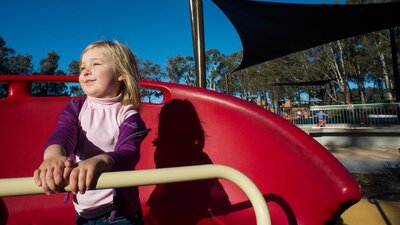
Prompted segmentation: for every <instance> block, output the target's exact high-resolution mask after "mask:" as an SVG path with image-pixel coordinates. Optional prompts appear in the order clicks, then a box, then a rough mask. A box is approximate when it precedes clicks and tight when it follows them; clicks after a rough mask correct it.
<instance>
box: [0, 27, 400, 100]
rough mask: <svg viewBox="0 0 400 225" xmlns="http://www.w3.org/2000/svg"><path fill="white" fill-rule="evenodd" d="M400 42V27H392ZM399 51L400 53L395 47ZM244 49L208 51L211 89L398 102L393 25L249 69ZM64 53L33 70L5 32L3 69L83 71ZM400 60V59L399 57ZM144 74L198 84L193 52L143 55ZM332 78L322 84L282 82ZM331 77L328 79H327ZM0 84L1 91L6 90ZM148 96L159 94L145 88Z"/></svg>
mask: <svg viewBox="0 0 400 225" xmlns="http://www.w3.org/2000/svg"><path fill="white" fill-rule="evenodd" d="M393 31H394V34H395V40H396V45H397V46H399V43H400V37H399V36H400V32H399V27H396V28H393ZM396 54H397V55H398V52H396ZM241 57H242V52H235V53H232V54H228V55H225V54H222V53H221V52H220V51H219V50H217V49H210V50H207V51H206V62H205V64H206V74H207V89H210V90H214V91H218V92H223V93H227V94H230V95H234V96H237V97H239V98H242V99H246V100H249V99H251V98H256V99H258V100H264V101H265V100H268V101H267V102H269V103H270V104H271V103H272V104H276V103H277V102H281V101H287V100H291V101H292V102H298V103H301V102H310V101H313V100H314V99H319V100H318V101H321V102H320V104H351V103H371V102H394V101H396V99H395V95H394V79H393V61H392V51H391V39H390V35H389V30H381V31H377V32H373V33H368V34H365V35H360V36H355V37H351V38H347V39H343V40H338V41H334V42H331V43H328V44H325V45H321V46H317V47H314V48H311V49H308V50H305V51H301V52H296V53H293V54H290V55H287V56H284V57H280V58H277V59H275V60H271V61H267V62H264V63H261V64H258V65H255V66H252V67H249V68H247V69H243V70H239V71H235V72H233V71H234V69H235V68H236V67H237V66H238V65H239V63H240V61H241ZM59 59H60V56H59V55H58V54H57V53H56V52H55V51H50V52H49V53H48V54H47V57H46V58H44V59H41V60H40V63H39V67H38V69H37V70H34V67H33V65H32V56H31V55H29V54H25V55H22V54H16V51H15V50H14V49H12V48H10V47H8V46H7V45H6V41H5V40H4V39H3V38H2V37H0V75H1V74H33V75H35V74H46V75H78V74H79V62H78V61H77V60H73V61H71V63H70V64H69V65H68V70H67V71H63V70H60V69H59V68H58V60H59ZM397 64H398V62H397ZM138 68H139V75H140V78H141V79H146V80H154V81H166V82H173V83H180V84H186V85H193V86H194V85H195V83H196V75H195V65H194V59H193V57H192V56H181V55H177V56H175V57H170V58H168V59H167V62H166V65H165V66H160V65H159V64H156V63H153V62H152V61H151V60H143V59H140V58H138ZM321 80H322V81H327V82H326V84H321V85H311V86H310V85H303V86H302V85H292V86H290V85H284V86H282V85H279V84H282V83H286V84H287V83H302V82H308V81H321ZM328 81H329V82H328ZM5 89H6V86H5V85H4V84H0V95H2V96H3V97H4V96H5V95H6V90H5ZM76 93H79V90H78V89H77V88H76V87H73V88H71V87H68V86H67V85H66V84H62V83H37V84H36V83H35V84H34V86H33V87H32V94H33V95H71V94H76ZM143 95H144V97H147V98H148V101H150V102H151V101H152V99H153V98H155V97H157V95H159V94H158V93H157V92H155V91H151V90H144V92H143Z"/></svg>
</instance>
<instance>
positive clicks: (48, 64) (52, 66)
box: [40, 51, 60, 75]
mask: <svg viewBox="0 0 400 225" xmlns="http://www.w3.org/2000/svg"><path fill="white" fill-rule="evenodd" d="M59 59H60V56H58V54H57V53H56V52H55V51H51V52H49V53H47V58H45V59H42V60H40V74H46V75H53V74H55V72H56V70H57V68H58V60H59Z"/></svg>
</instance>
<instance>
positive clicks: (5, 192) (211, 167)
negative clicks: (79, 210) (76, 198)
mask: <svg viewBox="0 0 400 225" xmlns="http://www.w3.org/2000/svg"><path fill="white" fill-rule="evenodd" d="M215 178H224V179H226V180H229V181H232V182H233V183H234V184H236V185H237V186H238V187H239V188H241V190H243V192H244V193H245V194H246V195H247V197H248V198H249V200H250V203H251V204H252V205H253V207H254V210H255V214H256V222H257V225H271V217H270V214H269V211H268V207H267V203H266V202H265V199H264V196H263V195H262V193H261V192H260V190H259V189H258V188H257V186H256V185H255V184H254V183H253V182H252V181H251V180H250V179H249V178H248V177H247V176H246V175H244V174H243V173H242V172H240V171H238V170H236V169H233V168H231V167H228V166H223V165H217V164H205V165H198V166H184V167H170V168H162V169H147V170H135V171H122V172H108V173H102V174H101V175H100V177H99V178H98V180H97V182H96V187H95V189H104V188H122V187H131V186H143V185H154V184H165V183H175V182H183V181H194V180H205V179H215ZM65 190H66V191H70V188H69V186H67V187H66V188H65ZM33 194H43V189H42V188H40V187H38V186H36V185H35V183H34V182H33V179H32V177H23V178H6V179H0V197H7V196H19V195H33ZM193 204H196V203H195V202H194V203H193Z"/></svg>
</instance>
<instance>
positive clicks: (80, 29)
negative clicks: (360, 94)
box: [0, 0, 329, 72]
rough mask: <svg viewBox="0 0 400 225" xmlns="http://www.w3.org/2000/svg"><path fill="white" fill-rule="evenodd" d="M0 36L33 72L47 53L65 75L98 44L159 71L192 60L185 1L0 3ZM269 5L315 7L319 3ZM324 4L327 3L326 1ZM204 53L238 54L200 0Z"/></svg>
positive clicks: (234, 40) (214, 10)
mask: <svg viewBox="0 0 400 225" xmlns="http://www.w3.org/2000/svg"><path fill="white" fill-rule="evenodd" d="M0 1H1V7H2V10H1V11H2V13H1V14H0V37H2V38H3V39H4V40H5V41H6V46H7V47H8V48H12V49H14V50H15V51H16V53H17V54H22V55H26V54H30V55H32V56H33V65H34V69H35V70H37V69H38V67H39V61H40V60H41V59H43V58H46V57H47V53H48V52H50V51H55V52H56V53H57V54H58V55H59V56H60V60H59V69H62V70H64V71H65V72H67V70H68V64H69V63H70V62H71V61H72V60H79V57H80V54H81V52H82V50H83V49H84V48H85V47H86V46H87V45H88V44H90V43H91V42H93V41H98V40H117V41H119V42H121V43H124V44H126V45H128V46H129V47H130V48H131V49H132V51H133V52H134V53H135V54H136V55H137V56H138V58H139V59H141V60H151V61H152V62H153V63H157V64H159V65H161V66H164V65H165V64H166V62H167V60H168V58H169V57H175V56H177V55H181V56H193V44H192V33H191V27H190V12H189V0H154V1H150V0H68V1H66V0H64V1H62V0H58V1H54V0H0ZM274 2H287V3H305V4H320V3H322V2H327V1H321V0H309V1H307V0H275V1H274ZM328 2H329V1H328ZM203 16H204V36H205V49H206V50H208V49H218V50H220V52H221V53H223V54H226V55H228V54H231V53H233V52H238V51H240V50H241V49H242V46H241V43H240V39H239V36H238V35H237V33H236V31H235V29H234V27H233V26H232V25H231V23H230V22H229V20H228V19H227V18H226V17H225V15H224V14H223V13H222V12H221V11H220V9H219V8H218V7H217V6H216V5H215V4H214V3H213V2H212V1H211V0H203Z"/></svg>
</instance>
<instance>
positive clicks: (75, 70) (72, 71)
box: [67, 60, 80, 76]
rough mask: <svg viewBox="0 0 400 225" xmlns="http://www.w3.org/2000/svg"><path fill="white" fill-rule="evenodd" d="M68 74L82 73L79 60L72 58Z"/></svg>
mask: <svg viewBox="0 0 400 225" xmlns="http://www.w3.org/2000/svg"><path fill="white" fill-rule="evenodd" d="M67 74H68V75H74V76H79V74H80V68H79V61H77V60H72V61H71V62H70V63H69V64H68V73H67Z"/></svg>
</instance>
